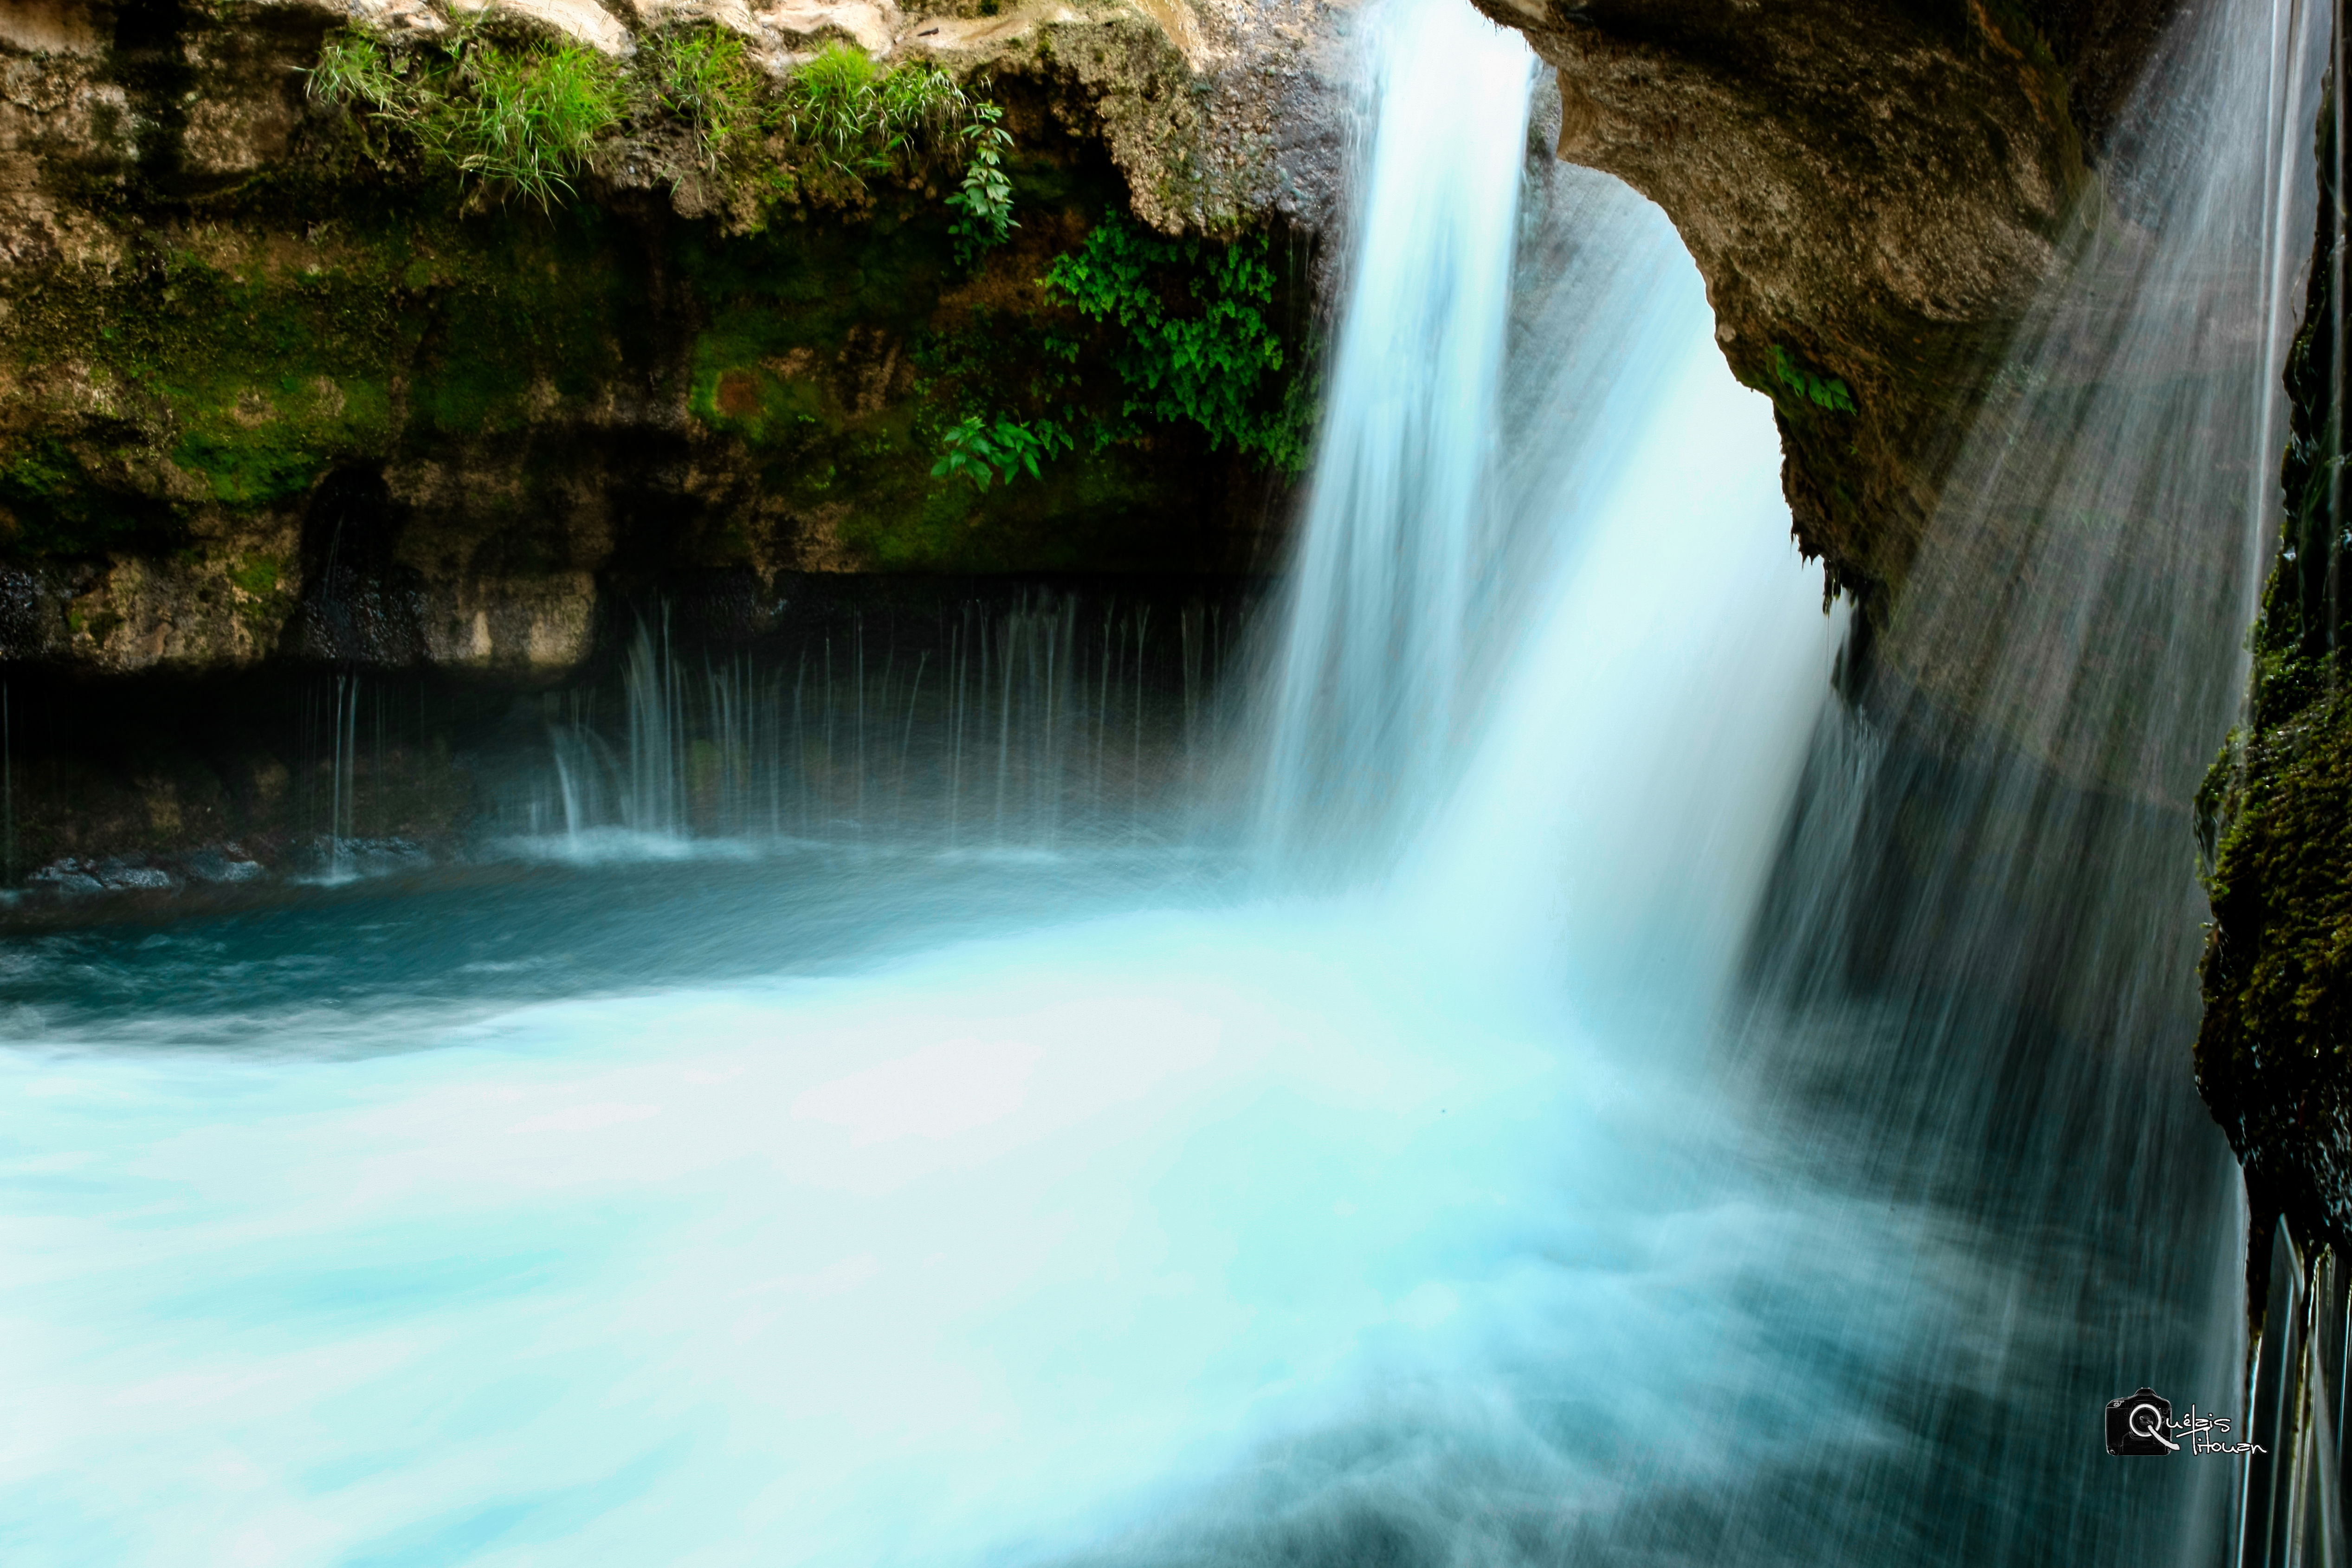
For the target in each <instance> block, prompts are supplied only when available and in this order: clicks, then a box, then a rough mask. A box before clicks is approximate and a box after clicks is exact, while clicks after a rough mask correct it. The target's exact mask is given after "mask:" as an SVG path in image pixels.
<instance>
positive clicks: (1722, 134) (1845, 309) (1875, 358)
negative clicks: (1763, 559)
mask: <svg viewBox="0 0 2352 1568" xmlns="http://www.w3.org/2000/svg"><path fill="white" fill-rule="evenodd" d="M1479 5H1480V6H1481V8H1482V9H1484V10H1485V11H1486V13H1487V14H1488V15H1489V16H1493V17H1494V18H1495V19H1496V21H1498V22H1502V23H1504V24H1506V25H1507V26H1514V27H1517V28H1519V29H1520V30H1522V31H1523V32H1525V33H1526V34H1527V36H1528V39H1529V40H1530V41H1531V42H1532V43H1533V44H1534V46H1535V47H1536V49H1537V51H1538V53H1539V54H1540V55H1541V56H1542V57H1544V58H1545V59H1546V60H1548V61H1549V62H1550V63H1551V64H1553V65H1554V66H1556V67H1558V68H1559V83H1560V97H1561V101H1562V114H1561V128H1560V137H1559V152H1560V156H1561V157H1563V158H1566V159H1569V160H1571V161H1573V162H1579V163H1583V164H1587V165H1589V166H1591V167H1593V168H1597V169H1602V170H1606V171H1607V172H1611V173H1612V174H1616V175H1618V176H1620V177H1621V178H1622V179H1623V180H1625V181H1626V183H1629V184H1631V185H1633V187H1634V188H1635V189H1636V190H1639V191H1641V192H1642V193H1643V194H1644V195H1647V196H1649V197H1650V198H1651V199H1652V200H1654V201H1655V202H1656V203H1657V204H1659V205H1660V206H1662V207H1664V209H1665V211H1666V213H1667V214H1668V215H1669V216H1671V217H1672V218H1673V219H1674V222H1675V226H1676V227H1677V228H1678V229H1679V230H1680V231H1681V233H1682V236H1683V239H1684V241H1685V243H1686V244H1687V245H1688V246H1690V249H1691V253H1692V255H1693V256H1695V257H1696V259H1697V262H1698V266H1699V270H1700V272H1701V273H1702V274H1703V275H1704V276H1705V277H1706V282H1707V289H1708V295H1709V298H1710V299H1711V300H1712V301H1713V304H1714V306H1715V310H1716V315H1717V337H1718V339H1719V340H1720V341H1721V343H1722V345H1723V350H1724V353H1725V355H1726V357H1727V359H1728V360H1729V361H1730V363H1731V367H1732V370H1733V371H1734V372H1735V373H1736V374H1738V376H1739V377H1740V379H1741V380H1742V381H1744V382H1747V383H1748V384H1749V385H1750V386H1753V387H1756V388H1758V389H1759V390H1760V391H1763V392H1767V393H1769V395H1770V396H1771V398H1772V400H1773V403H1774V405H1775V408H1776V410H1777V411H1778V413H1779V418H1780V431H1781V439H1782V442H1783V444H1784V447H1785V450H1786V453H1787V467H1786V469H1785V483H1786V487H1787V491H1788V497H1789V503H1790V509H1791V510H1792V512H1793V513H1794V514H1795V518H1796V532H1797V538H1798V540H1799V542H1800V543H1801V546H1802V547H1803V548H1804V549H1805V550H1806V552H1807V553H1808V554H1809V555H1816V556H1819V557H1821V558H1822V559H1823V561H1824V562H1825V564H1826V566H1827V569H1828V571H1829V575H1830V580H1831V581H1832V584H1833V585H1835V586H1838V587H1840V588H1843V589H1845V590H1848V591H1853V592H1856V593H1857V594H1859V595H1861V596H1863V597H1864V598H1869V597H1873V596H1875V595H1879V594H1882V593H1883V592H1884V591H1886V590H1888V589H1891V588H1893V587H1895V586H1896V585H1898V584H1899V583H1900V582H1901V581H1902V580H1903V577H1904V573H1905V570H1906V566H1907V565H1908V563H1909V561H1910V559H1911V558H1912V555H1913V553H1914V551H1915V550H1916V547H1917V544H1918V540H1919V537H1920V532H1921V529H1922V528H1923V527H1924V526H1925V523H1926V520H1927V516H1928V515H1929V513H1930V512H1931V511H1932V509H1933V507H1934V504H1935V500H1936V497H1937V486H1938V482H1939V480H1940V478H1941V476H1942V474H1943V471H1944V466H1945V465H1946V463H1947V462H1948V460H1949V458H1950V456H1951V453H1952V448H1953V443H1954V440H1955V438H1956V436H1957V434H1958V433H1959V432H1960V431H1961V430H1962V429H1964V428H1965V425H1966V422H1967V415H1968V413H1969V410H1970V409H1971V408H1972V407H1973V406H1974V404H1975V402H1976V401H1977V399H1978V397H1979V394H1980V392H1981V389H1982V387H1983V386H1984V384H1985V382H1986V379H1987V378H1988V377H1990V374H1991V373H1992V372H1993V371H1994V370H1995V369H1996V368H1997V365H1998V362H1999V352H2000V346H2001V344H2002V342H2003V341H2004V340H2005V339H2006V337H2007V336H2008V333H2009V332H2010V330H2011V328H2012V327H2013V326H2014V324H2015V323H2016V321H2017V319H2018V318H2019V316H2020V315H2021V312H2022V311H2023V309H2024V308H2025V306H2026V305H2027V303H2028V302H2029V301H2030V300H2031V298H2032V295H2033V291H2034V289H2035V288H2036V287H2037V286H2038V285H2039V284H2040V283H2041V282H2042V279H2043V277H2045V276H2046V275H2047V274H2048V272H2049V270H2050V268H2051V266H2052V264H2053V261H2054V260H2055V259H2056V257H2057V255H2058V248H2057V247H2058V246H2060V244H2061V243H2062V242H2063V238H2064V236H2065V233H2066V229H2067V225H2069V223H2070V222H2071V221H2074V214H2076V213H2077V211H2078V209H2079V205H2080V203H2081V198H2082V197H2083V196H2084V193H2086V191H2088V190H2089V189H2090V188H2091V187H2092V183H2093V182H2094V181H2095V179H2096V175H2097V170H2098V168H2099V164H2100V162H2101V160H2102V158H2103V157H2105V155H2106V153H2107V151H2108V149H2107V146H2106V138H2107V134H2108V132H2109V131H2110V129H2111V128H2112V126H2113V123H2114V120H2115V117H2116V112H2117V110H2119V108H2120V107H2121V106H2122V103H2123V101H2124V99H2125V98H2126V96H2127V95H2128V93H2129V92H2130V91H2131V89H2132V88H2133V86H2134V84H2135V83H2136V81H2137V78H2138V76H2139V74H2140V71H2141V68H2142V67H2143V65H2144V64H2145V63H2146V62H2147V59H2148V58H2149V57H2150V54H2151V52H2152V50H2153V49H2154V47H2155V45H2156V43H2157V41H2158V39H2159V38H2160V37H2161V35H2162V33H2163V30H2164V27H2165V25H2166V24H2167V23H2168V20H2169V19H2170V18H2171V16H2173V14H2174V13H2175V12H2176V11H2177V10H2178V9H2179V5H2177V4H2176V3H2175V0H1948V3H1942V4H1915V3H1904V0H1769V3H1766V0H1589V3H1582V4H1570V3H1568V0H1479Z"/></svg>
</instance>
